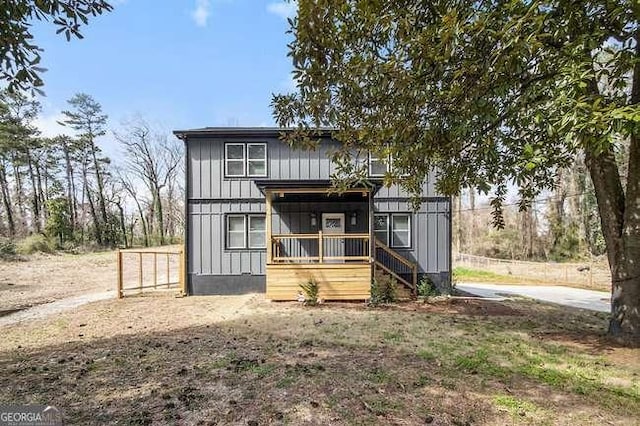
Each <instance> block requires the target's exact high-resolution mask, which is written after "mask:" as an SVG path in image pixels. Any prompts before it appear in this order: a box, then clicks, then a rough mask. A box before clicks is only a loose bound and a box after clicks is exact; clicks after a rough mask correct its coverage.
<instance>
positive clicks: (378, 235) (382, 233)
mask: <svg viewBox="0 0 640 426" xmlns="http://www.w3.org/2000/svg"><path fill="white" fill-rule="evenodd" d="M375 236H376V238H377V239H378V240H380V241H382V242H383V243H384V244H385V245H387V246H388V245H389V240H388V237H389V236H388V235H387V231H386V230H385V231H376V232H375Z"/></svg>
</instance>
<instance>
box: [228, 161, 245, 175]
mask: <svg viewBox="0 0 640 426" xmlns="http://www.w3.org/2000/svg"><path fill="white" fill-rule="evenodd" d="M227 176H244V161H242V160H229V161H227Z"/></svg>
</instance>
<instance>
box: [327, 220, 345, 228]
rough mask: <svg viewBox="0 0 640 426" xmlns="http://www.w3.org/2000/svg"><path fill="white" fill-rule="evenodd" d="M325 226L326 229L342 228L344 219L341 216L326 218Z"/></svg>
mask: <svg viewBox="0 0 640 426" xmlns="http://www.w3.org/2000/svg"><path fill="white" fill-rule="evenodd" d="M324 227H325V228H326V229H340V228H342V219H340V218H331V219H325V221H324Z"/></svg>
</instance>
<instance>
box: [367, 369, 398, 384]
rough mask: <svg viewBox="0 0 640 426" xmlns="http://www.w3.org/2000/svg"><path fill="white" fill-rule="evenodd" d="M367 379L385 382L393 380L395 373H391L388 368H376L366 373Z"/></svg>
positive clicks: (379, 382) (380, 382)
mask: <svg viewBox="0 0 640 426" xmlns="http://www.w3.org/2000/svg"><path fill="white" fill-rule="evenodd" d="M366 377H367V380H369V381H371V382H373V383H378V384H385V383H389V382H391V381H392V380H393V375H392V374H391V373H389V372H388V371H387V370H385V369H383V368H379V367H377V368H374V369H373V370H371V371H369V372H368V373H367V374H366Z"/></svg>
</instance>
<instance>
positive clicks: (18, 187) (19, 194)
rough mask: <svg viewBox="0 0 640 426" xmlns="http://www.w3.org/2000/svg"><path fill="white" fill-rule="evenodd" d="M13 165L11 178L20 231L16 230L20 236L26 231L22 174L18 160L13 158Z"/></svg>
mask: <svg viewBox="0 0 640 426" xmlns="http://www.w3.org/2000/svg"><path fill="white" fill-rule="evenodd" d="M12 163H13V178H14V180H15V201H16V205H17V207H18V221H19V225H20V229H16V231H17V232H19V233H20V234H24V233H25V232H26V230H27V223H26V216H27V214H26V211H25V207H24V194H23V189H22V172H21V171H20V166H19V165H18V159H17V158H16V157H15V156H14V157H13V159H12Z"/></svg>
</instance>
